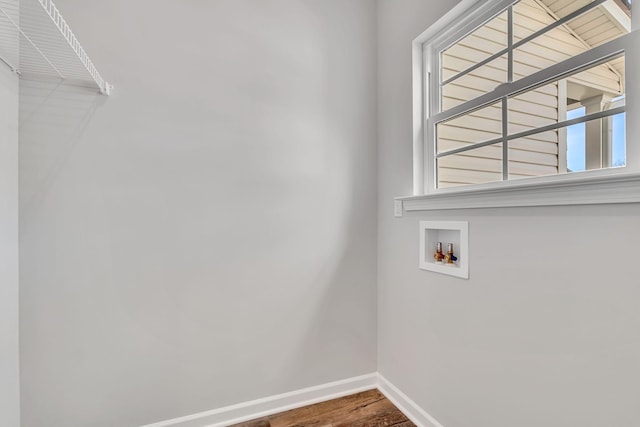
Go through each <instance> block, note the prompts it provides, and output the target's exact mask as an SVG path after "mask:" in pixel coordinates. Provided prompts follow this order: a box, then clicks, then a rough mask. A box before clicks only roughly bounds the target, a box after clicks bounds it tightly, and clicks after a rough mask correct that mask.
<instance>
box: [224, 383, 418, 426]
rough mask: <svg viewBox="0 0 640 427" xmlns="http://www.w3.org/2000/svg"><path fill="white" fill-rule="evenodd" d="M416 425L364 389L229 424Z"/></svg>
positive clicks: (385, 400) (376, 392) (378, 394)
mask: <svg viewBox="0 0 640 427" xmlns="http://www.w3.org/2000/svg"><path fill="white" fill-rule="evenodd" d="M347 426H348V427H391V426H393V427H416V426H415V424H413V423H412V422H411V421H409V419H408V418H407V417H406V416H405V415H404V414H403V413H402V412H400V411H399V410H398V408H396V407H395V406H394V405H393V403H391V402H390V401H389V400H388V399H387V398H386V397H384V395H383V394H382V393H380V392H379V391H378V390H369V391H363V392H362V393H357V394H352V395H350V396H345V397H341V398H339V399H334V400H329V401H327V402H321V403H316V404H315V405H310V406H305V407H303V408H298V409H293V410H291V411H286V412H281V413H279V414H274V415H270V416H267V417H263V418H259V419H257V420H252V421H248V422H245V423H240V424H235V425H233V426H229V427H347Z"/></svg>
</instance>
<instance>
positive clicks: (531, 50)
mask: <svg viewBox="0 0 640 427" xmlns="http://www.w3.org/2000/svg"><path fill="white" fill-rule="evenodd" d="M589 3H592V1H587V0H578V1H549V0H544V1H541V2H538V1H534V0H522V1H520V2H519V3H517V4H516V5H515V6H514V43H517V42H518V41H520V40H522V39H523V38H525V37H527V36H529V35H531V34H533V33H535V32H536V31H538V30H541V29H542V28H544V27H545V26H547V25H549V24H552V23H554V22H555V21H557V19H560V18H562V17H564V16H567V15H569V14H570V13H573V12H575V11H576V10H578V9H580V8H581V7H583V6H585V5H587V4H589ZM630 26H631V19H630V9H629V8H627V7H626V6H624V4H623V3H622V2H616V1H609V2H605V3H603V4H601V5H599V6H596V7H595V8H593V9H591V10H589V11H587V12H585V13H583V14H582V15H580V16H578V17H576V18H574V19H572V20H570V21H568V22H566V23H565V24H563V25H560V26H558V27H556V28H553V29H551V30H549V31H547V32H546V33H544V34H542V35H540V36H538V37H536V38H534V39H533V40H530V41H529V42H527V43H525V44H523V45H521V46H519V47H517V48H516V49H514V52H513V59H514V64H513V67H514V68H513V70H514V80H518V79H520V78H522V77H524V76H528V75H531V74H532V73H534V72H536V71H539V70H542V69H544V68H547V67H549V66H551V65H554V64H557V63H559V62H562V61H564V60H566V59H569V58H571V57H573V56H576V55H578V54H580V53H583V52H586V51H587V50H589V49H591V48H593V47H596V46H598V45H600V44H602V43H605V42H608V41H611V40H614V39H616V38H618V37H620V36H622V35H624V34H627V33H628V32H629V30H630ZM606 70H607V66H606V65H601V66H600V70H599V73H601V74H605V73H606Z"/></svg>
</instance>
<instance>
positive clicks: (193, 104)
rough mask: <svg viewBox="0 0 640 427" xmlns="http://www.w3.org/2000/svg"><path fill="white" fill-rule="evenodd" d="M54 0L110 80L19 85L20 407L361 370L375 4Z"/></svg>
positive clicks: (43, 413) (247, 386)
mask: <svg viewBox="0 0 640 427" xmlns="http://www.w3.org/2000/svg"><path fill="white" fill-rule="evenodd" d="M56 4H58V6H59V7H60V9H61V11H62V13H63V14H64V15H65V17H66V18H67V19H68V21H69V22H70V24H71V26H72V27H73V28H74V30H75V31H76V33H77V35H78V38H79V39H80V40H82V42H83V44H84V45H85V46H86V48H87V50H88V52H90V54H91V55H92V57H93V59H94V61H95V63H96V65H97V66H98V67H99V69H100V70H101V72H103V74H104V76H105V77H107V78H108V79H109V80H111V81H112V82H113V83H114V84H115V85H116V90H115V93H114V95H113V96H112V97H110V98H108V99H104V98H101V97H98V96H93V95H91V94H90V93H89V92H86V91H84V90H79V89H74V88H68V87H55V86H52V85H48V84H43V83H35V82H29V81H24V82H23V85H22V88H21V101H22V106H21V126H22V127H21V132H22V133H21V138H22V141H21V147H20V156H21V158H20V167H21V170H20V180H21V187H20V190H21V193H20V197H21V209H22V212H21V229H20V231H21V252H20V255H21V272H22V279H21V280H22V283H21V286H22V298H21V327H20V331H21V351H22V364H23V367H22V368H23V369H22V388H23V390H22V399H23V400H22V408H23V409H22V415H23V424H22V425H23V427H36V426H37V427H40V426H43V425H50V426H56V427H61V426H87V427H88V426H96V427H97V426H135V425H140V424H144V423H150V422H154V421H159V420H165V419H169V418H173V417H177V416H181V415H187V414H192V413H196V412H199V411H204V410H209V409H214V408H218V407H222V406H225V405H230V404H235V403H238V402H243V401H247V400H251V399H256V398H260V397H263V396H268V395H273V394H277V393H283V392H287V391H291V390H295V389H299V388H303V387H308V386H313V385H317V384H322V383H326V382H329V381H334V380H338V379H343V378H347V377H352V376H356V375H361V374H365V373H369V372H373V371H375V370H376V223H377V218H376V160H375V159H376V149H377V147H376V142H375V141H376V73H375V66H376V5H375V2H372V1H369V0H354V1H349V2H345V1H342V0H302V1H301V0H272V1H269V2H265V1H259V0H216V1H196V0H190V1H161V2H158V1H152V0H143V1H134V2H132V1H128V0H113V1H108V2H104V1H100V0H82V1H80V0H59V1H57V2H56Z"/></svg>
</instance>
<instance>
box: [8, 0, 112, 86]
mask: <svg viewBox="0 0 640 427" xmlns="http://www.w3.org/2000/svg"><path fill="white" fill-rule="evenodd" d="M0 62H3V63H5V64H6V65H8V66H9V67H11V69H12V70H13V71H14V72H16V73H17V74H19V75H20V76H22V77H24V78H54V79H58V80H61V81H64V82H66V83H69V84H76V85H80V86H89V87H94V88H97V89H98V90H99V91H100V93H102V94H104V95H109V94H110V93H111V90H112V89H113V86H112V85H111V84H109V83H108V82H107V81H105V79H104V78H103V77H102V75H101V74H100V72H99V71H98V69H97V68H96V67H95V65H94V64H93V62H92V61H91V59H90V58H89V56H88V55H87V53H86V51H85V50H84V48H83V47H82V46H81V45H80V42H79V41H78V39H77V37H76V36H75V34H74V33H73V31H72V30H71V28H70V27H69V25H68V24H67V21H66V20H65V19H64V18H63V17H62V15H61V14H60V11H59V10H58V8H57V7H56V5H55V4H54V3H53V1H51V0H0Z"/></svg>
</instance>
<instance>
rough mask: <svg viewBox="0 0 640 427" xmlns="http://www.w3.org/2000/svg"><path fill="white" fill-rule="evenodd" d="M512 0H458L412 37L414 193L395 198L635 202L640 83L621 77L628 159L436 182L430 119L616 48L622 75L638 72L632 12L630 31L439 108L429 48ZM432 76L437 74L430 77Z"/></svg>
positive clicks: (497, 203) (439, 203)
mask: <svg viewBox="0 0 640 427" xmlns="http://www.w3.org/2000/svg"><path fill="white" fill-rule="evenodd" d="M512 3H514V2H513V0H490V1H479V0H463V1H461V2H460V3H459V4H458V5H457V6H456V7H455V8H454V9H452V10H451V11H450V12H449V13H448V14H446V15H445V16H444V17H442V18H441V19H440V20H439V21H437V22H436V23H435V24H434V25H432V26H431V27H430V28H429V29H427V30H426V31H425V32H424V33H423V34H421V35H420V36H419V37H417V38H416V39H415V40H414V41H413V123H414V132H413V135H414V141H413V148H414V149H413V172H414V174H413V175H414V179H413V184H414V185H413V187H414V191H413V193H414V194H413V196H407V197H398V198H397V200H400V201H402V203H403V206H404V209H405V210H409V211H411V210H429V209H451V208H477V207H507V206H550V205H580V204H600V203H631V202H640V147H637V146H636V145H637V144H635V142H636V141H639V140H640V108H638V106H637V105H636V104H638V101H640V82H638V81H636V79H633V78H628V79H627V81H626V87H625V93H626V96H625V98H626V107H625V112H626V116H627V120H626V126H627V129H626V131H627V135H626V142H627V144H626V150H627V166H625V167H621V168H613V169H602V170H589V171H585V172H574V173H571V174H560V175H553V176H544V177H534V178H527V179H521V180H514V181H508V180H507V181H502V182H496V183H490V184H476V185H472V186H467V187H454V188H442V189H438V188H436V185H435V183H436V180H435V177H436V175H435V165H436V162H435V158H436V154H435V131H434V130H435V123H437V122H439V121H441V120H442V119H443V118H449V117H455V116H456V115H458V114H461V113H464V112H465V111H467V110H468V109H469V108H470V106H473V105H476V106H479V105H487V104H491V103H495V102H499V101H500V100H501V99H502V98H504V97H505V96H507V95H508V94H512V93H515V92H518V91H522V90H526V89H527V88H529V87H531V86H536V85H537V84H538V83H540V82H541V81H543V80H544V81H549V82H551V81H553V80H557V78H558V77H559V76H563V75H566V74H567V73H568V72H570V71H573V70H576V69H578V68H583V67H584V66H585V65H587V64H590V63H593V62H597V61H598V60H602V59H603V58H606V57H610V55H611V54H613V53H614V52H622V51H624V53H625V66H626V75H627V76H636V75H638V71H640V32H639V31H637V28H638V15H640V13H635V14H632V15H633V18H632V31H631V32H630V33H629V34H627V35H624V36H622V37H620V38H618V39H616V40H613V41H611V42H608V43H606V44H604V45H602V46H599V47H596V48H594V49H591V50H589V51H587V52H585V53H583V54H580V55H577V56H575V57H573V58H570V59H568V60H566V61H563V62H561V63H560V64H556V65H554V66H552V67H549V68H547V69H545V70H542V71H540V72H537V73H535V74H534V75H532V76H528V77H525V78H522V79H520V80H517V81H515V82H512V83H506V84H504V85H501V86H499V87H498V88H496V89H495V90H494V91H493V92H490V93H488V94H485V95H482V96H480V97H478V98H476V99H475V100H472V101H469V102H467V103H464V104H462V105H460V106H457V107H454V108H451V109H449V110H447V111H445V112H441V111H440V110H439V108H440V106H439V103H440V96H439V93H438V92H437V91H438V90H439V89H438V87H439V81H440V79H439V76H437V72H433V70H432V69H431V67H432V65H431V64H430V63H429V62H430V61H429V58H431V57H433V54H432V52H438V53H439V52H441V51H442V49H443V48H446V47H448V46H449V45H450V44H452V43H453V42H455V41H456V40H457V39H459V38H460V37H461V36H464V35H466V34H468V33H469V32H470V31H471V29H473V28H477V27H478V26H480V25H482V24H483V23H484V22H486V21H487V20H488V19H490V18H491V17H493V16H495V15H497V14H498V13H499V12H501V11H503V10H505V9H506V8H508V6H509V5H511V4H512ZM434 68H435V67H434ZM430 79H435V80H433V81H431V82H430ZM430 83H431V84H430ZM435 83H438V84H437V85H436V84H435ZM434 91H435V92H436V93H433V92H434Z"/></svg>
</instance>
